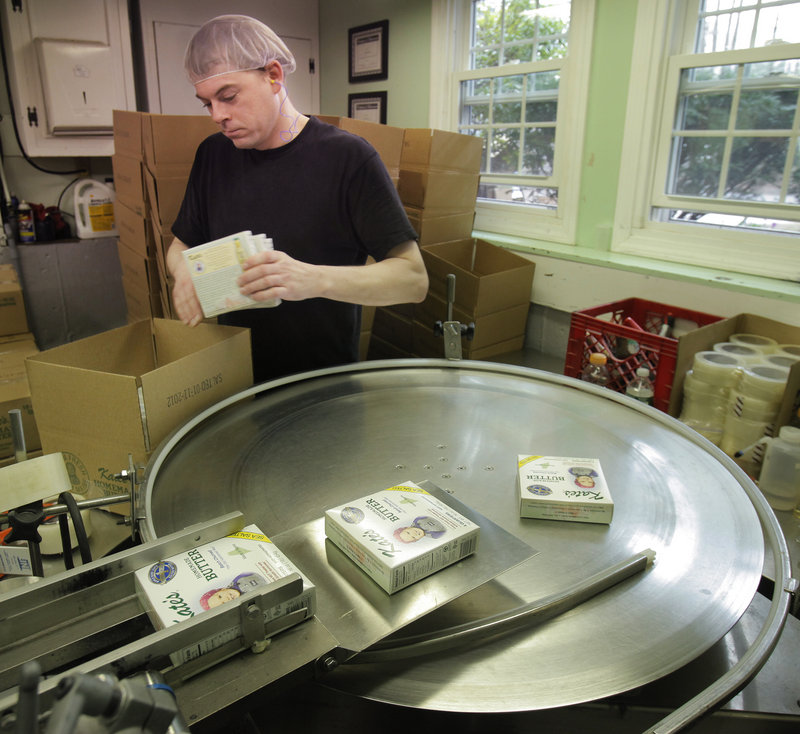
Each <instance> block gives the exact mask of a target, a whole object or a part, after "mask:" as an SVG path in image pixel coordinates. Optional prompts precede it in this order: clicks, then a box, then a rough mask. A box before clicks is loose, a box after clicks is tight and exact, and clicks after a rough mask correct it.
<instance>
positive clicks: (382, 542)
mask: <svg viewBox="0 0 800 734" xmlns="http://www.w3.org/2000/svg"><path fill="white" fill-rule="evenodd" d="M325 535H326V536H327V537H328V539H329V540H330V541H331V542H332V543H333V544H334V545H336V546H337V547H338V548H339V549H341V550H342V552H343V553H344V554H345V555H346V556H348V557H349V558H350V559H351V560H352V561H354V563H355V564H356V565H357V566H358V567H359V568H360V569H361V570H362V571H364V572H366V573H367V574H368V575H369V577H370V578H371V579H372V580H373V581H375V582H376V583H377V584H378V585H379V586H380V587H381V588H382V589H383V590H384V591H386V592H388V593H389V594H393V593H394V592H396V591H399V590H400V589H403V588H405V587H406V586H409V585H410V584H413V583H414V582H416V581H419V580H420V579H423V578H425V577H426V576H430V575H431V574H432V573H435V572H436V571H439V570H440V569H442V568H444V567H445V566H449V565H451V564H453V563H456V562H457V561H460V560H462V559H463V558H466V557H467V556H468V555H470V554H471V553H474V552H475V550H476V549H477V547H478V538H479V535H480V528H479V527H478V526H477V525H476V524H475V523H474V522H472V521H471V520H468V519H467V518H466V517H464V516H463V515H461V514H459V513H458V512H456V511H455V510H454V509H453V508H451V507H449V506H448V505H446V504H445V503H444V502H442V501H440V500H438V499H437V498H436V497H434V496H433V495H431V494H429V493H428V492H426V491H425V490H424V489H422V488H421V487H419V486H417V485H416V484H414V483H413V482H408V481H406V482H402V483H400V484H398V485H396V486H394V487H389V488H388V489H384V490H381V491H378V492H373V493H371V494H369V495H367V496H366V497H361V498H359V499H355V500H353V501H352V502H348V503H347V504H345V505H340V506H338V507H334V508H332V509H330V510H327V511H326V512H325Z"/></svg>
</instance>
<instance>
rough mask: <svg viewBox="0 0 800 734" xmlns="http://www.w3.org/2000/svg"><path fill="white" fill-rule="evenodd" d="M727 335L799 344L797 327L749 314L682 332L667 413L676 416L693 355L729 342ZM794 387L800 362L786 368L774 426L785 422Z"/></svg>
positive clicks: (799, 384) (798, 386) (799, 386)
mask: <svg viewBox="0 0 800 734" xmlns="http://www.w3.org/2000/svg"><path fill="white" fill-rule="evenodd" d="M731 334H758V335H760V336H766V337H769V338H771V339H775V341H777V342H778V344H800V327H798V326H791V325H789V324H784V323H782V322H780V321H775V320H773V319H768V318H765V317H763V316H758V315H756V314H751V313H743V314H738V315H737V316H731V317H730V318H727V319H722V320H720V321H716V322H714V323H713V324H707V325H706V326H702V327H700V328H699V329H695V330H694V331H690V332H688V333H686V334H683V335H682V336H681V337H680V338H679V339H678V356H677V359H676V362H675V376H674V380H673V383H672V392H671V393H670V402H669V414H670V415H671V416H673V417H677V416H679V415H680V412H681V404H682V402H683V382H684V378H685V377H686V372H687V371H688V370H690V369H692V362H693V360H694V355H695V354H696V353H697V352H703V351H707V350H709V349H711V348H712V347H713V346H714V344H717V343H718V342H727V341H730V336H731ZM798 389H800V362H798V363H797V364H795V365H794V366H793V367H792V368H791V369H790V370H789V380H788V382H787V384H786V390H785V392H784V395H783V400H782V401H781V407H780V408H779V410H778V418H777V426H776V428H777V427H780V426H782V425H786V424H787V423H788V422H789V418H790V416H791V410H792V406H793V404H794V401H795V397H796V395H797V390H798Z"/></svg>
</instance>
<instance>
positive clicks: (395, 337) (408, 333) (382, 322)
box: [372, 308, 414, 353]
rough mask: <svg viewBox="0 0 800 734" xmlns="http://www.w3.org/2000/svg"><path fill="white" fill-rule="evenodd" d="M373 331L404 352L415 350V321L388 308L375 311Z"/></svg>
mask: <svg viewBox="0 0 800 734" xmlns="http://www.w3.org/2000/svg"><path fill="white" fill-rule="evenodd" d="M372 333H373V334H375V336H377V337H378V338H379V339H383V341H385V342H388V343H389V344H392V345H394V346H395V347H397V348H398V349H399V350H401V351H403V352H408V353H411V352H413V351H414V321H413V319H410V318H407V317H404V316H401V315H400V314H398V313H397V312H395V311H391V310H390V309H388V308H378V309H376V311H375V323H374V324H373V325H372Z"/></svg>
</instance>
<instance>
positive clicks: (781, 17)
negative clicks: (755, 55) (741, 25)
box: [755, 5, 800, 46]
mask: <svg viewBox="0 0 800 734" xmlns="http://www.w3.org/2000/svg"><path fill="white" fill-rule="evenodd" d="M777 41H782V42H783V43H800V9H798V7H797V5H776V6H773V7H771V8H762V9H761V12H760V13H759V14H758V28H757V30H756V38H755V45H756V46H767V45H769V44H771V43H775V42H777Z"/></svg>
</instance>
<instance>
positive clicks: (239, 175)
mask: <svg viewBox="0 0 800 734" xmlns="http://www.w3.org/2000/svg"><path fill="white" fill-rule="evenodd" d="M242 230H250V231H252V232H253V234H260V233H263V234H265V235H266V236H267V237H270V238H271V239H272V241H273V244H274V246H275V249H276V250H282V251H284V252H286V253H287V254H289V255H291V256H292V257H293V258H295V259H297V260H301V261H303V262H307V263H312V264H316V265H363V264H364V262H365V261H366V258H367V255H372V257H374V258H375V259H376V260H378V261H380V260H382V259H383V258H384V257H385V256H386V254H387V253H388V252H389V251H390V250H391V249H392V248H393V247H395V246H397V245H399V244H401V243H403V242H406V241H408V240H413V239H416V237H417V235H416V233H415V232H414V229H413V228H412V227H411V225H410V223H409V221H408V217H407V216H406V214H405V211H404V210H403V207H402V204H401V202H400V199H399V197H398V195H397V191H396V189H395V187H394V184H393V183H392V181H391V179H390V178H389V174H388V173H387V171H386V168H385V166H384V165H383V163H382V162H381V159H380V157H379V156H378V154H377V152H376V151H375V150H374V148H372V146H371V145H369V144H368V143H367V142H366V141H364V140H363V139H361V138H359V137H357V136H355V135H351V134H350V133H347V132H344V131H342V130H339V129H338V128H336V127H333V126H332V125H328V124H326V123H323V122H321V121H320V120H317V119H316V118H313V117H312V118H310V119H309V121H308V122H307V124H306V126H305V127H304V128H303V130H302V131H301V132H300V134H299V135H298V136H297V137H296V138H295V139H294V140H292V141H291V142H290V143H288V144H286V145H284V146H281V147H280V148H275V149H271V150H265V151H259V150H252V149H244V150H240V149H238V148H236V147H235V146H234V145H233V143H231V142H230V141H229V140H228V139H227V138H226V137H225V136H224V135H223V134H222V133H217V134H216V135H212V136H211V137H209V138H207V139H206V140H204V141H203V142H202V143H201V144H200V146H199V148H198V150H197V154H196V156H195V161H194V165H193V167H192V172H191V174H190V176H189V183H188V185H187V189H186V195H185V197H184V200H183V204H182V205H181V209H180V212H179V213H178V217H177V219H176V221H175V224H174V225H173V227H172V232H173V234H174V235H175V236H176V237H177V238H178V239H180V240H181V241H182V242H183V243H184V244H186V245H188V246H190V247H192V246H194V245H199V244H203V243H205V242H209V241H211V240H215V239H218V238H220V237H225V236H227V235H230V234H234V233H236V232H240V231H242ZM219 321H220V323H225V324H232V325H236V326H247V327H249V328H250V329H251V342H252V347H253V368H254V378H255V380H256V382H262V381H264V380H267V379H272V378H275V377H280V376H283V375H287V374H292V373H296V372H301V371H305V370H311V369H319V368H322V367H329V366H332V365H337V364H344V363H348V362H353V361H355V360H357V359H358V336H359V330H360V321H361V308H360V307H359V306H355V305H353V304H348V303H341V302H338V301H331V300H328V299H323V298H315V299H308V300H306V301H284V302H283V303H281V305H280V306H278V307H277V308H257V309H245V310H242V311H234V312H232V313H229V314H225V315H224V316H221V317H220V318H219Z"/></svg>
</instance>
